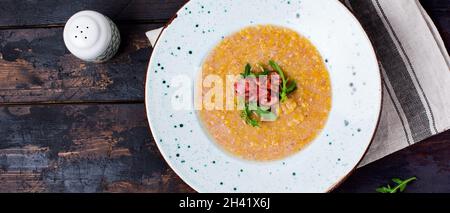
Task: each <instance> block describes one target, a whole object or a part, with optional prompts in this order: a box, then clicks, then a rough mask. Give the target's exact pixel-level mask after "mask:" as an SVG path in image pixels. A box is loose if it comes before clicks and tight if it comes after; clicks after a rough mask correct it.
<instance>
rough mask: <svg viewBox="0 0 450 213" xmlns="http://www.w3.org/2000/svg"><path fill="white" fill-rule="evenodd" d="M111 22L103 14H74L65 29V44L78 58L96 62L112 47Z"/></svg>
mask: <svg viewBox="0 0 450 213" xmlns="http://www.w3.org/2000/svg"><path fill="white" fill-rule="evenodd" d="M111 39H112V27H111V25H110V20H109V19H108V18H107V17H105V16H104V15H102V14H101V13H98V12H95V11H91V10H85V11H81V12H78V13H76V14H74V15H73V16H72V17H70V19H69V20H68V21H67V23H66V25H65V27H64V43H65V44H66V46H67V49H69V51H70V52H71V53H72V54H73V55H75V56H76V57H78V58H80V59H82V60H85V61H96V60H97V58H98V57H99V56H101V55H102V54H104V53H105V51H106V50H107V49H108V47H109V46H110V45H111V44H110V42H111Z"/></svg>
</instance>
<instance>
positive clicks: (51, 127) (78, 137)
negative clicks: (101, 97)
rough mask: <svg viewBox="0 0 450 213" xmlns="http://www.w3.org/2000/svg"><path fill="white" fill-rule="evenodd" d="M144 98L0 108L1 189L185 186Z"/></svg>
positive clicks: (101, 189)
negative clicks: (158, 139)
mask: <svg viewBox="0 0 450 213" xmlns="http://www.w3.org/2000/svg"><path fill="white" fill-rule="evenodd" d="M144 110H145V108H144V105H143V104H116V105H51V106H46V105H41V106H39V105H37V106H10V107H0V136H1V139H0V192H191V191H192V189H190V188H189V187H188V186H187V185H185V184H184V183H183V182H182V181H181V180H180V178H179V177H178V176H177V175H176V174H175V173H174V172H173V171H172V170H171V169H170V168H169V167H168V166H167V165H166V163H165V161H164V160H163V159H162V157H161V155H160V154H159V151H158V149H157V147H156V145H155V143H154V141H153V139H152V135H151V133H150V130H149V128H148V125H147V119H146V117H145V116H142V115H145V112H144Z"/></svg>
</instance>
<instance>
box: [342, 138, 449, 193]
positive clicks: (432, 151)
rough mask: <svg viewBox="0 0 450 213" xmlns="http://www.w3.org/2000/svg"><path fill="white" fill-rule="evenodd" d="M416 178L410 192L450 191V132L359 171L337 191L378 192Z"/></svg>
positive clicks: (408, 189)
mask: <svg viewBox="0 0 450 213" xmlns="http://www.w3.org/2000/svg"><path fill="white" fill-rule="evenodd" d="M412 176H416V177H417V178H418V180H417V181H415V182H414V183H412V184H410V185H409V186H408V188H407V190H406V192H417V193H430V192H441V193H448V192H450V130H449V131H447V132H444V133H442V134H440V135H437V136H435V137H432V138H430V139H428V140H425V141H423V142H421V143H419V144H415V145H413V146H411V147H408V148H406V149H404V150H402V151H399V152H397V153H394V154H392V155H390V156H388V157H385V158H383V159H381V160H379V161H376V162H374V163H372V164H369V165H367V166H365V167H363V168H360V169H358V170H356V171H355V172H354V173H353V174H352V175H351V176H350V178H349V179H348V180H347V181H345V182H344V184H342V185H341V186H340V187H339V188H338V189H337V190H336V192H369V193H371V192H375V189H376V188H378V187H380V186H385V185H387V184H391V185H392V182H391V179H392V178H397V177H398V178H403V179H406V178H409V177H412Z"/></svg>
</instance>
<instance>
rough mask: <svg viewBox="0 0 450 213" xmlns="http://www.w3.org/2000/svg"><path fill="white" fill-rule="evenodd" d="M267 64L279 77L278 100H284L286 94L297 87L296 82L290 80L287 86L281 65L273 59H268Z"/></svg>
mask: <svg viewBox="0 0 450 213" xmlns="http://www.w3.org/2000/svg"><path fill="white" fill-rule="evenodd" d="M269 65H270V66H271V67H272V68H273V69H274V70H275V71H277V72H278V75H280V77H281V83H282V84H281V93H280V101H281V102H284V101H286V99H287V95H288V94H289V93H291V92H293V91H294V90H295V89H296V88H297V84H296V83H295V81H291V83H290V84H289V87H288V80H287V79H286V77H285V76H284V73H283V70H282V69H281V67H280V66H279V65H278V64H277V63H276V62H275V61H273V60H270V61H269Z"/></svg>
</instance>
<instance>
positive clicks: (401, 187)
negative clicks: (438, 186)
mask: <svg viewBox="0 0 450 213" xmlns="http://www.w3.org/2000/svg"><path fill="white" fill-rule="evenodd" d="M415 180H417V178H416V177H412V178H409V179H407V180H402V179H400V178H393V179H392V181H393V182H394V183H396V184H397V186H395V187H393V188H392V187H391V186H390V185H389V184H388V185H387V186H383V187H380V188H377V192H380V193H397V192H398V191H400V192H403V191H405V188H406V186H407V185H408V183H410V182H412V181H415Z"/></svg>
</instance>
